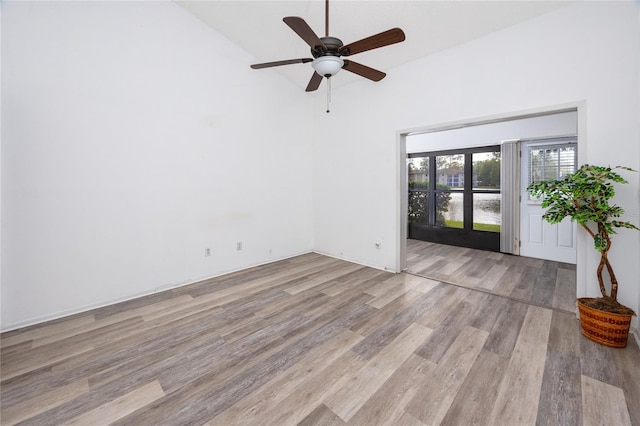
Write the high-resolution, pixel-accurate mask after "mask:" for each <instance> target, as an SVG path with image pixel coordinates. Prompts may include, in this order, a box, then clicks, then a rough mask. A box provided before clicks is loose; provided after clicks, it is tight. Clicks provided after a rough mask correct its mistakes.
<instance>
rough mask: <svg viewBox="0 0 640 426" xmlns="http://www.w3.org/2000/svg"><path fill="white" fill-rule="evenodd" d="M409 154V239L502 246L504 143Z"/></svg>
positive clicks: (469, 245)
mask: <svg viewBox="0 0 640 426" xmlns="http://www.w3.org/2000/svg"><path fill="white" fill-rule="evenodd" d="M408 157H409V158H408V159H407V169H408V174H409V176H408V181H409V194H408V195H409V197H408V199H409V205H408V207H409V217H408V222H409V238H416V239H421V240H425V241H434V242H440V243H445V244H452V245H462V246H465V247H475V248H484V249H490V250H494V249H495V250H496V251H497V250H499V233H500V221H501V215H500V204H501V194H500V147H499V146H491V147H484V148H468V149H459V150H451V151H439V152H427V153H416V154H409V156H408ZM487 234H493V236H489V235H487ZM481 240H482V241H481ZM488 240H491V241H492V242H491V243H487V242H486V241H488ZM494 240H495V241H494ZM494 245H495V246H496V247H493V246H494Z"/></svg>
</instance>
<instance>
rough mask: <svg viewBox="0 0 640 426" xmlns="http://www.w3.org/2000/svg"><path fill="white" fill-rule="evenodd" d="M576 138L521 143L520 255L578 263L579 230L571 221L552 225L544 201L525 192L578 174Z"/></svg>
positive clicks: (567, 220)
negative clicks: (575, 173) (546, 181)
mask: <svg viewBox="0 0 640 426" xmlns="http://www.w3.org/2000/svg"><path fill="white" fill-rule="evenodd" d="M576 159H577V145H576V139H575V138H558V139H547V140H544V141H540V140H538V141H531V142H522V143H521V169H520V178H521V182H520V191H521V193H520V241H521V246H520V255H521V256H527V257H535V258H538V259H546V260H554V261H557V262H564V263H573V264H575V263H576V230H577V226H576V224H575V223H574V222H572V221H570V220H569V219H565V220H563V221H562V222H560V223H559V224H556V225H551V224H550V223H548V222H547V221H545V220H544V219H542V215H543V214H544V209H543V208H542V207H541V205H540V204H541V200H538V199H533V198H531V197H530V196H529V194H527V192H526V188H527V186H529V184H531V183H532V182H541V181H544V180H549V179H557V178H560V177H562V176H564V175H566V174H567V173H572V172H574V171H575V170H576Z"/></svg>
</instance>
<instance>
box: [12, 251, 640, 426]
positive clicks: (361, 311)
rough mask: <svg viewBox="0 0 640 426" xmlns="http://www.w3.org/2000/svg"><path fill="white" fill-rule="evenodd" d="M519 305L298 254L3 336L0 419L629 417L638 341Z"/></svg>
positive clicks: (638, 417)
mask: <svg viewBox="0 0 640 426" xmlns="http://www.w3.org/2000/svg"><path fill="white" fill-rule="evenodd" d="M493 260H494V261H493V262H488V263H487V262H485V266H484V267H485V268H486V269H487V274H489V273H490V274H491V276H492V277H495V276H497V275H499V274H500V272H501V268H498V267H497V266H498V265H502V266H507V271H505V273H504V274H502V278H501V279H502V280H503V281H504V280H506V279H507V278H509V277H510V275H507V274H509V267H508V265H507V264H506V263H501V260H500V259H493ZM461 266H462V265H460V267H461ZM444 267H445V266H443V268H444ZM441 269H442V268H441ZM476 269H477V271H478V272H476V274H477V275H478V274H480V272H479V271H480V270H481V269H482V267H481V266H480V265H479V266H477V268H476ZM455 270H456V268H454V267H453V266H451V267H449V268H446V271H448V272H447V274H449V277H448V278H452V277H454V275H455ZM525 270H526V267H524V269H523V270H522V271H523V272H522V273H521V274H520V275H518V274H515V275H514V277H515V276H518V277H519V278H518V281H517V283H516V284H515V285H514V287H513V290H515V289H516V288H518V286H520V287H523V286H524V283H523V282H522V281H523V280H525V279H526V278H524V277H525V276H529V275H528V273H525V272H524V271H525ZM469 271H471V269H469ZM490 271H492V272H490ZM518 271H519V270H518ZM443 273H444V272H443ZM465 275H468V276H473V275H472V274H471V273H470V272H469V273H465ZM512 279H515V278H512ZM495 280H496V282H498V281H499V280H498V279H497V278H495ZM524 290H525V289H524V288H523V292H524ZM526 291H527V294H529V292H528V290H526ZM530 293H531V294H532V295H533V294H535V293H536V290H535V288H533V290H531V292H530ZM554 294H555V290H554ZM530 301H531V303H527V302H525V301H519V300H515V299H514V298H508V297H504V296H502V295H495V294H491V293H489V292H486V291H478V290H476V289H473V288H466V287H465V286H461V285H451V284H447V283H442V282H439V281H436V280H432V279H428V278H424V277H420V276H416V275H412V274H406V273H403V274H390V273H387V272H384V271H379V270H375V269H372V268H367V267H363V266H359V265H354V264H351V263H348V262H344V261H341V260H336V259H332V258H329V257H325V256H321V255H318V254H307V255H303V256H299V257H295V258H292V259H288V260H284V261H280V262H276V263H272V264H269V265H264V266H260V267H256V268H252V269H249V270H245V271H241V272H237V273H233V274H229V275H225V276H221V277H218V278H214V279H210V280H207V281H203V282H201V283H197V284H194V285H190V286H186V287H181V288H178V289H174V290H172V291H166V292H163V293H158V294H155V295H153V296H149V297H144V298H140V299H136V300H132V301H128V302H124V303H119V304H115V305H112V306H108V307H104V308H100V309H96V310H93V311H90V312H86V313H82V314H78V315H75V316H72V317H67V318H64V319H60V320H56V321H51V322H49V323H45V324H41V325H38V326H33V327H27V328H24V329H21V330H15V331H11V332H7V333H4V334H2V336H1V343H2V344H1V347H2V360H1V367H2V368H1V379H2V381H1V383H0V384H1V386H0V393H1V410H0V415H1V423H2V425H13V424H24V425H60V424H75V425H91V426H93V425H101V424H114V425H203V424H207V425H236V424H238V425H296V424H301V425H329V424H332V425H339V424H354V425H375V424H381V425H430V424H445V425H472V424H476V425H521V424H522V425H533V424H539V425H547V424H548V425H559V424H562V425H580V424H616V425H639V424H640V406H639V405H640V371H639V370H640V369H639V368H638V366H639V365H640V351H639V350H638V347H637V345H636V343H635V342H634V341H632V342H630V344H629V347H628V348H627V349H624V350H615V349H610V348H605V347H603V346H600V345H597V344H595V343H592V342H590V341H588V340H586V339H584V338H583V337H582V336H581V335H580V332H579V326H578V322H577V320H576V318H575V315H573V314H572V313H571V312H567V310H566V309H561V308H558V307H554V306H553V303H551V306H544V303H537V302H538V300H537V299H536V298H535V297H534V296H531V299H530ZM533 302H536V303H533ZM602 365H606V366H607V367H606V368H605V369H602V368H601V367H602ZM598 401H601V402H598ZM594 404H597V405H594ZM609 419H613V420H611V421H609Z"/></svg>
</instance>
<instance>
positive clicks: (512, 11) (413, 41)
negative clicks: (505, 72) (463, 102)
mask: <svg viewBox="0 0 640 426" xmlns="http://www.w3.org/2000/svg"><path fill="white" fill-rule="evenodd" d="M176 3H178V4H179V5H180V6H182V7H184V8H185V9H186V10H188V11H189V12H191V13H192V14H194V15H195V16H196V17H198V18H199V19H201V20H202V21H203V22H205V23H206V24H207V25H209V26H211V27H212V28H214V29H216V30H217V31H219V32H220V33H221V34H223V35H224V36H226V37H227V38H228V39H229V40H231V41H232V42H233V43H235V44H237V45H238V46H240V47H242V48H243V49H244V50H246V51H247V52H249V53H250V54H252V55H253V56H255V58H256V60H255V62H256V63H259V62H270V61H277V60H283V59H295V58H310V57H311V54H310V51H309V47H308V46H307V44H306V43H305V42H304V41H302V39H300V38H299V37H298V35H297V34H296V33H294V32H293V31H292V30H291V29H290V28H289V27H288V26H287V25H286V24H285V23H284V22H282V18H284V17H285V16H300V17H302V18H303V19H304V20H305V21H306V22H307V23H308V24H309V25H310V26H311V28H312V29H313V30H314V31H315V32H316V34H317V35H318V36H320V37H322V36H324V35H325V34H324V30H325V2H324V0H281V1H264V0H258V1H244V0H235V1H217V0H210V1H176ZM569 3H570V2H569V1H567V0H560V1H539V0H535V1H526V0H520V1H513V0H511V1H427V0H414V1H405V0H387V1H370V0H355V1H354V0H331V1H330V3H329V8H330V9H329V26H330V27H329V32H330V34H329V35H331V36H333V37H338V38H339V39H341V40H342V42H343V43H344V44H348V43H351V42H353V41H356V40H360V39H362V38H365V37H368V36H370V35H373V34H377V33H379V32H382V31H385V30H387V29H389V28H393V27H400V28H402V30H403V31H404V32H405V34H406V40H405V41H404V42H402V43H399V44H395V45H391V46H386V47H383V48H380V49H376V50H372V51H368V52H364V53H360V54H357V55H354V56H353V57H350V58H349V59H353V60H354V61H356V62H359V63H361V64H364V65H367V66H370V67H372V68H376V69H378V70H380V71H383V72H387V73H389V71H390V70H391V69H392V68H393V67H394V66H398V65H401V64H403V63H406V62H409V61H412V60H414V59H417V58H420V57H423V56H426V55H429V54H432V53H435V52H438V51H440V50H443V49H447V48H449V47H452V46H455V45H458V44H462V43H465V42H468V41H470V40H473V39H475V38H478V37H482V36H484V35H486V34H489V33H491V32H494V31H498V30H500V29H503V28H506V27H509V26H511V25H515V24H517V23H519V22H522V21H525V20H527V19H531V18H533V17H536V16H538V15H541V14H543V13H546V12H549V11H552V10H554V9H557V8H559V7H562V6H565V5H567V4H569ZM249 65H250V64H247V66H249ZM255 72H263V73H264V72H274V73H275V72H277V73H281V74H282V75H284V76H285V77H286V78H288V79H289V80H291V81H292V82H293V83H294V84H296V85H297V86H299V87H300V90H301V91H302V90H304V88H305V87H306V85H307V83H308V81H309V79H310V78H311V75H312V73H313V69H312V68H311V64H309V63H307V64H295V65H286V66H281V67H275V68H268V69H261V70H256V71H255ZM358 79H362V77H359V76H357V75H355V74H353V73H350V72H345V71H342V72H340V73H339V74H338V75H337V76H336V77H334V78H333V79H332V83H333V85H334V87H336V86H339V85H343V84H346V83H349V82H352V81H356V80H358ZM371 84H374V83H371Z"/></svg>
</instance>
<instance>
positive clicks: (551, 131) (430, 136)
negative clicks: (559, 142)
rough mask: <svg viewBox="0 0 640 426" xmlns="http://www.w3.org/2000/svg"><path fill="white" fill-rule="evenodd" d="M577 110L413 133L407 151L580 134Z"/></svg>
mask: <svg viewBox="0 0 640 426" xmlns="http://www.w3.org/2000/svg"><path fill="white" fill-rule="evenodd" d="M577 120H578V114H577V112H575V111H571V112H563V113H558V114H550V115H544V116H539V117H529V118H522V119H518V120H507V121H501V122H498V123H490V124H481V125H473V126H469V127H463V128H460V129H452V130H443V131H435V132H429V133H420V134H415V135H409V136H407V139H406V144H407V153H416V152H426V151H438V150H447V149H456V148H472V147H482V146H489V145H499V144H500V143H501V142H502V141H507V140H515V139H534V138H547V137H556V136H572V135H576V134H577V131H578V128H577Z"/></svg>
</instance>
